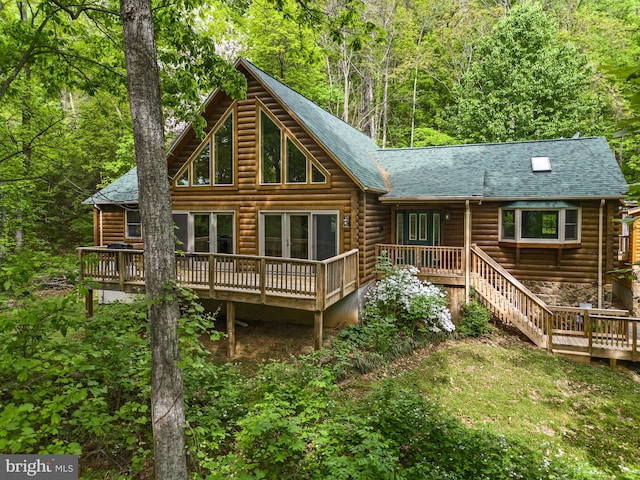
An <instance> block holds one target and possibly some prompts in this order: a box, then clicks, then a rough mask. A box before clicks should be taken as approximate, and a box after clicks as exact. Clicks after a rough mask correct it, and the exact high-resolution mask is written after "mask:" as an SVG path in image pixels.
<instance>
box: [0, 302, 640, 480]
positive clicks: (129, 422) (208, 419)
mask: <svg viewBox="0 0 640 480" xmlns="http://www.w3.org/2000/svg"><path fill="white" fill-rule="evenodd" d="M429 291H431V292H436V290H432V289H429ZM378 292H380V291H378ZM371 298H375V300H374V301H375V302H379V301H380V298H381V297H380V295H376V296H375V297H371ZM442 301H443V300H442V297H441V296H440V295H439V294H436V295H434V297H433V298H428V299H421V300H420V301H419V302H417V307H416V308H413V309H412V307H411V304H412V302H408V305H409V308H407V309H405V310H404V313H403V312H400V311H398V312H399V313H398V312H396V314H391V313H390V310H389V308H387V306H385V305H382V304H380V303H378V304H377V305H375V306H374V307H373V308H370V309H369V313H368V315H367V316H366V317H365V322H364V323H363V324H361V325H353V326H351V327H349V328H346V329H344V330H343V331H341V332H340V333H339V334H338V335H337V336H336V337H335V339H334V341H333V343H332V345H331V347H330V348H328V349H326V350H322V351H319V352H314V353H313V354H310V355H304V356H298V357H292V358H290V359H289V360H287V361H265V362H263V363H262V364H261V365H260V366H259V368H257V369H256V373H255V374H253V375H251V376H248V375H246V374H242V373H240V370H239V369H238V368H236V366H234V365H233V364H229V363H226V364H214V363H212V362H210V361H209V359H208V354H209V352H208V351H207V350H205V349H204V348H203V347H202V345H201V344H200V342H199V340H200V338H201V337H202V335H203V334H205V332H206V334H207V335H210V334H212V332H213V331H212V325H213V318H212V316H210V315H207V314H205V312H204V311H203V309H202V307H201V306H200V305H199V304H198V303H197V302H195V299H194V298H193V297H192V296H191V295H190V294H189V293H188V292H184V298H183V308H182V319H181V326H180V330H181V331H180V337H181V349H182V353H183V360H182V367H183V369H184V372H185V379H184V381H185V397H186V398H185V400H186V415H187V426H186V430H185V431H186V435H187V440H188V453H189V456H188V458H189V468H190V471H191V475H192V478H193V479H227V478H244V479H282V478H287V479H345V480H346V479H377V478H380V479H397V480H403V479H407V480H411V479H427V480H429V479H434V480H435V479H467V478H473V479H532V480H533V479H542V478H546V479H586V478H602V479H604V478H620V479H622V478H627V479H631V478H634V477H633V475H635V474H637V472H638V470H637V462H636V461H635V460H634V459H633V458H629V457H625V458H627V459H626V460H624V461H620V460H618V463H620V462H622V463H621V465H620V466H619V467H618V468H615V467H616V465H617V464H616V465H614V464H615V462H614V464H610V463H608V462H609V461H608V460H607V459H606V458H605V456H604V454H603V455H600V456H599V455H597V454H594V455H592V456H584V457H582V458H579V459H576V458H575V457H571V456H567V455H564V454H562V452H560V450H559V449H558V448H544V447H541V445H540V444H539V443H536V442H532V441H531V438H532V437H529V436H527V434H526V432H525V431H523V430H521V431H518V432H515V431H514V432H513V433H506V434H505V433H502V434H501V433H497V432H498V430H497V429H495V428H484V427H482V426H480V425H478V424H474V425H469V422H468V421H465V423H464V424H463V423H462V422H461V421H460V420H458V418H460V417H462V418H466V419H467V420H468V419H469V418H471V417H472V416H473V415H481V413H474V412H480V411H481V409H482V408H487V407H488V406H490V405H492V404H495V405H496V408H498V409H502V411H503V410H506V409H508V408H511V407H509V406H507V405H506V404H500V403H499V396H500V395H501V393H500V392H501V391H503V390H505V383H504V382H506V381H507V380H508V379H505V377H504V376H503V375H504V372H506V371H509V368H516V367H517V368H522V369H524V370H523V372H525V371H526V372H530V370H531V369H532V368H533V367H532V366H533V365H537V364H536V363H535V362H534V361H533V360H532V359H531V357H529V356H528V355H529V353H521V354H518V355H513V356H512V358H511V359H510V360H509V361H510V364H511V365H512V367H509V368H508V367H507V366H506V365H503V366H502V367H501V368H498V369H496V367H495V365H493V363H494V362H493V360H491V359H490V358H485V356H484V355H483V354H481V353H473V355H471V357H470V359H469V362H470V363H467V364H465V366H464V368H465V369H467V370H466V373H463V374H461V376H460V377H456V380H455V382H458V383H457V384H455V385H456V388H457V390H456V389H455V388H454V389H452V390H451V391H452V392H456V393H455V395H451V396H447V392H448V391H449V390H447V389H448V388H449V386H450V383H451V382H452V381H453V380H452V379H453V370H452V368H453V365H451V364H450V363H449V362H450V360H448V359H447V358H445V357H443V356H442V355H434V356H433V358H432V361H433V362H435V363H432V364H430V365H429V367H428V368H425V369H424V371H421V372H418V371H415V372H413V373H412V372H407V374H406V375H402V376H395V377H394V378H389V379H385V380H382V381H379V382H376V383H375V384H373V386H372V387H371V388H370V389H369V390H368V391H367V392H364V393H363V395H358V396H357V399H349V398H347V397H346V396H345V395H340V391H339V385H340V381H341V380H342V379H345V378H348V377H353V376H356V375H359V374H360V373H364V372H369V371H372V370H374V369H376V368H378V367H381V366H386V365H388V364H389V362H391V361H392V360H393V359H394V358H397V357H398V356H402V355H410V354H411V353H412V352H414V351H415V350H416V349H417V348H419V347H421V346H424V345H427V344H429V343H433V342H445V341H448V339H449V338H450V335H451V332H450V329H448V328H446V325H447V323H446V321H444V322H441V320H442V319H443V318H444V319H446V314H443V310H442V307H443V303H442ZM145 311H146V305H145V303H144V302H138V303H134V304H132V305H111V306H101V307H100V308H99V309H97V313H96V315H95V316H94V317H92V318H91V319H86V318H85V317H84V311H83V309H82V305H81V303H80V302H79V301H78V295H77V294H76V293H72V294H69V295H62V296H53V297H51V298H45V299H40V298H38V297H36V296H32V295H28V296H24V297H21V298H19V299H17V300H15V302H14V303H13V304H12V305H7V306H5V307H3V310H2V312H1V313H2V315H3V318H4V324H3V327H4V328H3V329H2V330H1V331H0V405H1V407H2V408H1V410H0V451H2V452H5V453H45V452H48V453H75V454H79V455H80V461H81V471H82V474H81V478H85V479H98V478H121V479H130V478H146V477H148V475H149V473H150V471H151V467H152V462H153V452H152V445H153V442H152V438H151V423H150V414H149V403H150V387H149V384H150V351H149V345H148V343H149V332H148V327H147V322H146V313H145ZM405 315H406V316H405ZM416 315H420V316H419V317H417V316H416ZM442 315H445V316H444V317H442ZM467 315H470V316H471V320H469V321H468V324H469V325H470V326H469V331H468V332H466V333H465V334H466V335H475V334H481V335H488V334H489V332H488V331H487V330H486V324H485V323H484V318H485V317H484V313H483V312H482V310H481V309H479V308H478V307H477V306H472V307H470V308H469V309H468V310H467ZM408 319H410V320H408ZM409 321H410V322H411V323H407V322H409ZM416 322H417V323H418V324H416ZM463 324H464V322H463ZM461 330H462V331H463V332H464V331H465V329H464V328H463V329H461ZM213 334H214V338H218V334H216V333H215V332H213ZM458 334H460V332H458ZM481 351H482V352H485V354H486V355H489V351H488V350H487V347H486V346H485V347H483V349H482V350H481ZM523 352H524V351H523ZM527 352H528V351H527ZM539 354H540V355H545V354H544V352H539ZM554 365H556V366H555V368H558V369H560V368H564V367H561V366H559V364H554ZM536 368H537V367H536ZM474 369H475V370H474ZM481 369H482V370H483V371H484V372H491V374H492V375H491V376H489V377H481V376H480V375H478V374H474V371H476V372H477V371H479V370H481ZM567 371H569V370H567ZM572 372H574V373H575V378H574V379H573V380H572V381H575V382H576V384H575V385H576V387H575V388H576V389H578V388H580V389H582V390H585V388H584V387H585V385H588V382H589V379H590V377H589V371H588V370H580V369H574V370H572ZM574 373H572V374H571V375H573V374H574ZM412 374H413V375H414V376H413V377H412V376H411V375H412ZM530 374H531V373H530ZM549 374H550V371H549V368H548V366H547V367H546V370H544V369H543V370H542V371H540V372H537V373H535V375H538V378H539V381H538V385H543V384H544V378H545V377H544V375H549ZM465 375H466V376H465ZM501 375H502V376H501ZM598 375H601V376H604V374H603V373H602V374H601V373H599V374H598ZM523 376H524V373H522V372H521V373H519V374H518V376H517V378H520V377H523ZM475 377H478V378H482V381H483V385H482V387H481V390H479V392H481V393H476V394H475V395H476V396H480V395H483V396H484V397H485V400H484V403H482V404H480V402H474V401H473V400H472V399H471V398H469V397H467V398H466V399H465V400H464V401H463V402H462V403H461V404H459V403H457V400H456V399H458V398H465V397H464V390H461V389H460V388H461V387H462V382H463V380H462V379H465V378H466V379H475ZM512 380H514V381H515V379H512ZM492 381H495V382H496V385H497V387H495V389H494V386H493V385H491V382H492ZM592 381H593V382H595V385H594V386H593V387H592V389H591V391H588V390H589V389H586V390H587V391H585V392H584V393H581V396H580V397H579V399H578V400H577V401H578V404H576V405H575V407H574V408H575V410H574V411H576V412H577V411H580V412H583V413H584V414H583V415H582V416H580V417H579V419H580V422H581V423H576V425H577V426H578V427H579V428H578V427H576V429H575V430H573V431H572V433H568V434H567V438H569V437H571V435H574V436H576V437H580V439H581V440H580V442H582V443H581V444H583V445H585V448H588V449H589V451H594V452H595V451H596V450H597V449H598V445H600V446H601V447H602V448H603V450H605V451H606V452H608V453H607V457H610V456H614V457H615V456H616V455H618V454H620V455H618V457H620V458H622V457H621V456H622V455H626V453H623V452H622V451H621V450H619V449H616V446H615V445H613V443H612V442H607V441H606V439H603V438H598V437H599V436H602V435H598V436H593V435H592V436H588V435H587V434H588V432H589V423H590V422H593V423H598V426H597V428H596V431H598V432H600V431H604V430H602V429H610V430H611V432H613V433H612V435H613V437H612V438H614V439H617V441H622V439H623V437H622V434H623V432H622V431H619V429H618V427H620V426H624V427H626V428H631V424H632V423H633V421H632V420H633V419H634V418H635V415H636V414H635V413H634V412H635V411H634V410H633V409H631V408H630V405H631V404H632V402H630V401H629V400H628V399H629V398H634V396H633V395H632V394H631V393H629V394H628V395H627V393H623V392H626V391H623V390H621V389H620V388H619V387H617V386H614V384H615V382H614V381H613V380H611V379H609V378H608V377H607V379H604V378H601V377H595V376H594V377H593V378H592ZM615 385H617V384H615ZM540 388H542V387H540ZM547 388H548V392H550V393H545V394H544V395H545V396H544V397H542V398H541V399H539V400H538V401H539V402H554V405H560V404H561V403H560V402H564V401H565V400H564V399H563V396H562V395H561V394H559V393H554V392H555V390H553V385H549V386H548V387H547ZM607 389H612V391H615V392H617V393H616V395H619V396H621V395H627V396H626V397H624V399H617V400H618V401H619V402H623V403H622V404H621V405H619V406H618V407H616V403H615V400H616V399H614V398H611V399H610V401H608V400H607V401H605V400H606V399H609V397H607V395H609V394H605V393H604V392H605V390H607ZM582 390H581V392H582ZM636 390H637V389H636ZM427 391H428V392H430V393H434V394H435V393H438V395H439V396H438V395H436V396H434V395H428V394H426V393H425V392H427ZM576 391H577V390H576ZM541 392H542V390H540V391H538V392H537V393H536V395H537V396H541V395H542V393H541ZM591 393H593V395H596V397H597V399H596V397H593V396H592V395H591ZM520 395H521V397H520V398H522V397H523V396H524V394H523V392H520ZM547 397H548V398H547ZM506 398H509V397H506ZM440 399H447V401H444V402H443V401H440ZM512 401H513V400H512ZM529 405H535V403H530V404H529ZM580 405H582V406H583V407H584V408H583V409H582V410H579V407H580ZM471 408H473V409H474V410H473V411H471V410H470V409H471ZM529 409H530V410H531V409H532V407H529ZM485 411H486V410H485ZM502 411H501V413H503V412H502ZM452 412H455V413H456V417H454V416H453V414H452ZM525 414H526V413H523V415H525ZM621 415H622V416H624V418H625V419H627V417H628V419H631V420H629V421H628V422H627V420H625V421H624V422H622V421H621V420H620V418H621V417H620V416H621ZM625 422H626V423H625ZM625 469H626V470H625ZM634 469H635V470H634Z"/></svg>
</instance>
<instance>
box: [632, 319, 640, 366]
mask: <svg viewBox="0 0 640 480" xmlns="http://www.w3.org/2000/svg"><path fill="white" fill-rule="evenodd" d="M631 335H632V340H631V360H632V361H633V362H637V361H638V360H640V355H638V321H637V320H635V321H633V322H631Z"/></svg>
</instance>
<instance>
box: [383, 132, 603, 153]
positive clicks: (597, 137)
mask: <svg viewBox="0 0 640 480" xmlns="http://www.w3.org/2000/svg"><path fill="white" fill-rule="evenodd" d="M600 138H604V139H605V140H606V138H605V137H604V136H602V135H593V136H589V137H580V138H562V137H561V138H543V139H540V140H514V141H511V142H489V143H456V144H454V145H427V146H424V147H393V148H378V152H386V151H398V150H402V151H410V150H425V149H436V148H443V149H444V148H460V147H487V146H492V145H500V146H507V145H518V144H523V143H552V142H567V141H581V140H596V139H600Z"/></svg>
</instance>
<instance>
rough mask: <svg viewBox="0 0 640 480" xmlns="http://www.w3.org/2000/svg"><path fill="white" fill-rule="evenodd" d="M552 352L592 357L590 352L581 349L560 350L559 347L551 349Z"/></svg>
mask: <svg viewBox="0 0 640 480" xmlns="http://www.w3.org/2000/svg"><path fill="white" fill-rule="evenodd" d="M551 353H554V354H556V355H573V356H576V357H590V356H591V355H589V352H581V351H580V350H560V349H557V348H554V349H553V350H551Z"/></svg>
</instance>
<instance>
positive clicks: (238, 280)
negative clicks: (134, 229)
mask: <svg viewBox="0 0 640 480" xmlns="http://www.w3.org/2000/svg"><path fill="white" fill-rule="evenodd" d="M78 251H79V256H80V265H81V277H82V278H84V279H87V280H90V281H92V282H95V288H96V289H99V290H115V291H121V292H125V293H145V268H144V252H143V251H142V250H128V249H127V250H117V249H109V248H104V247H85V248H80V249H79V250H78ZM176 278H177V281H178V285H180V286H183V287H187V288H189V289H191V290H193V292H194V293H195V294H196V295H198V297H200V298H203V299H212V300H219V301H224V302H226V308H227V311H226V314H227V328H228V331H229V333H228V335H229V337H230V338H229V349H230V354H231V355H232V354H233V349H234V347H235V342H234V338H233V332H234V331H235V307H236V304H237V303H238V304H257V305H267V306H273V307H283V308H291V309H296V310H302V311H307V312H313V313H314V325H315V331H316V334H315V340H314V344H315V346H316V347H319V346H320V345H322V325H323V313H324V312H325V310H326V309H327V308H329V307H330V306H332V305H334V304H335V303H337V302H338V301H340V300H342V299H343V298H345V297H346V296H347V295H349V294H351V293H353V292H355V291H356V290H357V289H358V287H359V275H358V250H351V251H349V252H346V253H344V254H342V255H337V256H335V257H331V258H329V259H327V260H322V261H316V260H299V259H294V258H278V257H265V256H252V255H228V254H212V253H197V254H185V255H177V256H176ZM90 295H91V297H90V298H88V301H87V307H88V308H90V305H92V303H93V296H92V293H91V294H90Z"/></svg>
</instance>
